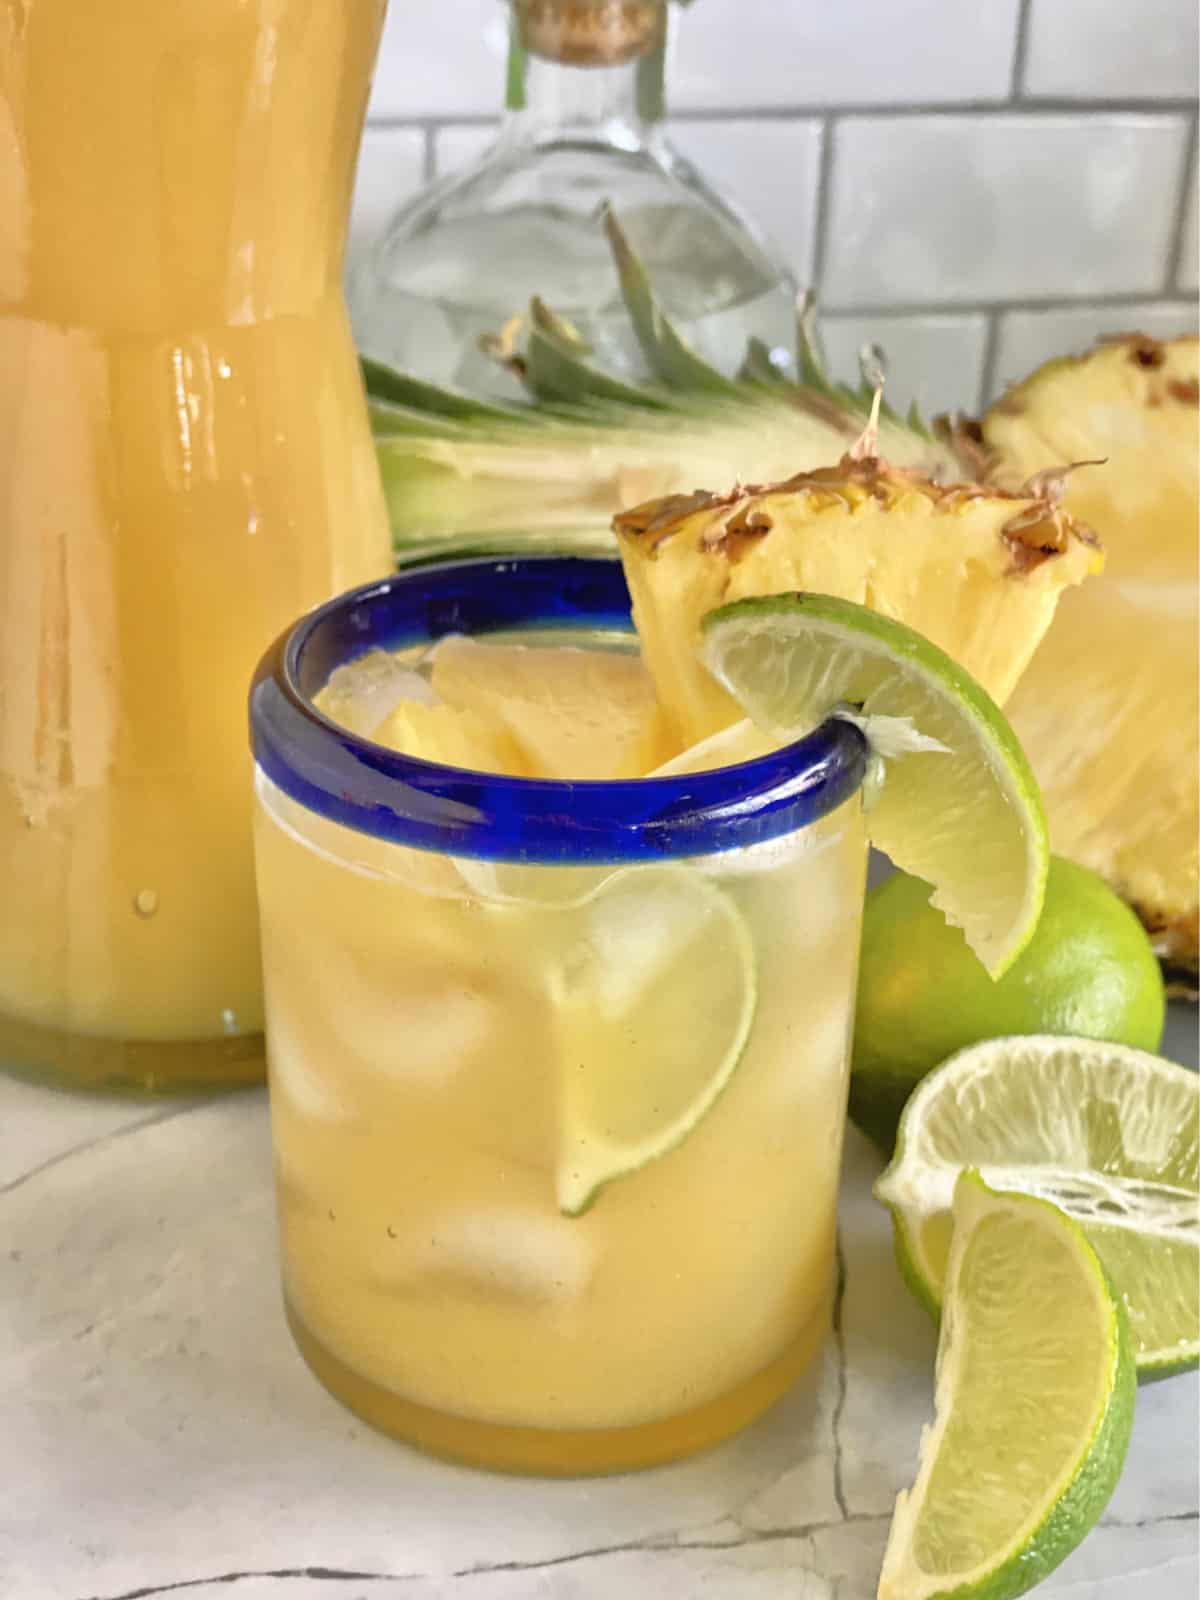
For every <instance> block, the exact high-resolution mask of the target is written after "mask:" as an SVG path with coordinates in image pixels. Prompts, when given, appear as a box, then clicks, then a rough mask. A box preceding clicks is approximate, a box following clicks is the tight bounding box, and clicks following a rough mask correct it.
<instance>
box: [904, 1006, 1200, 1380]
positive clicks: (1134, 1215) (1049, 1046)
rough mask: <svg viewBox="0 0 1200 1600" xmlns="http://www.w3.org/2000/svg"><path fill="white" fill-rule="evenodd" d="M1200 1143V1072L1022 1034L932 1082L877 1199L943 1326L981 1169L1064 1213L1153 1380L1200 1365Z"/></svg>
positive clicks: (1107, 1045)
mask: <svg viewBox="0 0 1200 1600" xmlns="http://www.w3.org/2000/svg"><path fill="white" fill-rule="evenodd" d="M1198 1142H1200V1077H1198V1076H1197V1074H1196V1073H1194V1072H1190V1071H1189V1070H1188V1069H1187V1068H1186V1067H1181V1066H1178V1065H1176V1064H1175V1063H1174V1062H1170V1061H1165V1060H1163V1059H1162V1058H1161V1057H1159V1056H1154V1055H1151V1054H1149V1053H1148V1052H1147V1051H1143V1050H1136V1049H1134V1048H1132V1047H1131V1046H1128V1045H1119V1044H1114V1043H1111V1042H1108V1041H1099V1040H1094V1039H1082V1038H1074V1037H1070V1036H1062V1035H1055V1034H1022V1035H1019V1036H1015V1037H1012V1038H1001V1039H992V1040H987V1041H985V1042H984V1043H982V1044H976V1045H971V1046H969V1047H968V1048H967V1049H965V1050H962V1051H960V1052H959V1053H958V1054H957V1055H954V1056H952V1057H950V1059H949V1060H948V1061H946V1062H944V1063H943V1064H942V1065H941V1066H940V1067H938V1068H936V1069H935V1070H934V1071H933V1072H931V1073H930V1074H929V1075H928V1076H927V1077H926V1078H924V1079H923V1080H922V1081H921V1082H920V1084H918V1086H917V1088H916V1089H915V1091H914V1092H913V1095H912V1097H911V1099H910V1100H909V1102H908V1104H907V1106H906V1107H905V1110H904V1113H903V1115H902V1116H901V1119H900V1127H899V1131H898V1134H897V1138H896V1152H895V1155H894V1157H893V1159H892V1161H891V1163H890V1165H889V1166H888V1167H887V1168H886V1170H885V1171H884V1172H883V1174H882V1175H881V1177H880V1178H879V1179H878V1181H877V1182H876V1184H875V1195H876V1198H877V1199H879V1200H880V1201H882V1202H883V1204H884V1205H886V1206H887V1207H888V1209H889V1211H890V1212H891V1214H892V1225H893V1230H894V1244H895V1251H896V1259H897V1263H898V1265H899V1267H900V1271H901V1274H902V1276H903V1277H904V1279H905V1282H906V1283H907V1284H908V1286H909V1287H910V1289H911V1290H912V1291H913V1293H914V1294H915V1296H916V1297H917V1299H918V1300H920V1302H921V1303H922V1304H923V1305H925V1306H926V1307H927V1308H928V1309H929V1310H930V1311H931V1312H932V1314H933V1315H934V1316H937V1315H938V1313H939V1308H940V1305H941V1301H942V1281H943V1274H944V1270H945V1265H944V1261H943V1260H942V1255H943V1251H944V1243H943V1241H944V1235H945V1226H946V1219H947V1218H948V1214H949V1208H950V1205H951V1202H952V1198H953V1194H954V1192H955V1185H956V1183H957V1181H958V1178H959V1174H960V1173H961V1172H962V1170H963V1169H964V1168H965V1167H967V1166H970V1167H973V1168H977V1169H978V1170H979V1171H980V1172H981V1173H982V1175H983V1178H984V1180H985V1181H986V1182H987V1183H988V1184H989V1185H991V1186H992V1187H993V1188H995V1189H997V1190H1002V1191H1004V1192H1009V1193H1016V1192H1020V1193H1023V1194H1027V1195H1031V1196H1034V1197H1038V1198H1040V1199H1042V1200H1044V1201H1047V1202H1049V1203H1052V1204H1053V1205H1055V1206H1056V1207H1057V1208H1058V1209H1060V1210H1061V1211H1063V1212H1065V1213H1066V1214H1068V1215H1069V1216H1070V1217H1071V1218H1072V1219H1073V1220H1074V1221H1075V1222H1076V1223H1077V1224H1078V1225H1079V1226H1080V1227H1081V1228H1082V1229H1083V1231H1084V1233H1085V1235H1086V1236H1087V1237H1088V1239H1089V1240H1090V1242H1091V1244H1092V1246H1093V1248H1094V1249H1095V1250H1096V1252H1097V1254H1098V1255H1099V1257H1100V1259H1101V1261H1102V1262H1103V1264H1104V1266H1105V1270H1106V1271H1107V1273H1108V1274H1109V1276H1110V1278H1112V1280H1113V1281H1114V1282H1115V1284H1116V1286H1117V1290H1118V1292H1119V1294H1120V1295H1121V1298H1122V1301H1123V1304H1124V1305H1125V1308H1126V1310H1127V1312H1128V1314H1129V1318H1130V1322H1131V1326H1132V1332H1133V1339H1134V1352H1135V1357H1136V1362H1137V1369H1138V1375H1139V1377H1140V1378H1141V1379H1142V1380H1147V1379H1153V1378H1158V1377H1165V1376H1169V1375H1170V1374H1172V1373H1174V1372H1179V1371H1183V1370H1186V1369H1187V1368H1189V1367H1193V1366H1195V1365H1197V1363H1198V1361H1200V1153H1198ZM1102 1162H1103V1163H1105V1166H1103V1167H1102V1165H1101V1163H1102Z"/></svg>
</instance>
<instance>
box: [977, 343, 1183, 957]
mask: <svg viewBox="0 0 1200 1600" xmlns="http://www.w3.org/2000/svg"><path fill="white" fill-rule="evenodd" d="M1198 376H1200V364H1198V344H1197V340H1196V339H1194V338H1192V339H1177V340H1173V341H1171V342H1169V343H1159V342H1158V341H1156V340H1153V339H1149V338H1146V337H1145V336H1143V335H1137V334H1131V335H1129V336H1126V337H1123V338H1119V339H1115V340H1110V341H1108V342H1106V343H1105V344H1102V345H1101V346H1100V347H1099V348H1098V349H1096V350H1095V351H1093V352H1092V353H1091V354H1090V355H1087V356H1083V357H1080V358H1077V359H1075V358H1068V359H1064V360H1058V361H1052V362H1050V363H1049V364H1048V365H1046V366H1044V367H1042V368H1041V369H1040V370H1039V371H1037V372H1035V373H1034V374H1033V376H1032V377H1030V378H1028V379H1026V380H1025V382H1024V383H1021V384H1019V385H1017V386H1016V387H1015V388H1013V389H1010V390H1009V391H1008V393H1007V394H1006V395H1005V396H1004V397H1003V398H1002V399H1001V400H1000V401H999V402H998V403H997V404H996V405H995V406H994V407H993V408H992V410H991V411H990V412H989V413H988V414H987V416H986V417H985V418H984V419H983V423H982V428H981V431H980V442H981V443H982V445H983V447H984V449H985V450H986V451H987V452H988V455H989V457H990V459H989V461H988V463H987V470H988V472H989V475H990V478H991V479H992V480H993V481H998V482H1002V483H1009V484H1012V483H1015V482H1017V481H1019V480H1020V479H1021V478H1023V477H1024V476H1025V475H1027V474H1028V473H1031V472H1040V471H1041V470H1043V469H1044V468H1046V467H1048V466H1051V465H1057V464H1058V463H1060V462H1063V461H1080V460H1097V459H1100V460H1102V462H1103V464H1102V465H1097V466H1094V467H1089V468H1087V469H1086V470H1080V471H1078V472H1076V473H1073V474H1071V476H1070V478H1069V479H1068V480H1067V481H1066V483H1065V484H1064V495H1063V505H1064V507H1065V508H1066V510H1068V511H1069V512H1070V513H1072V514H1073V515H1075V516H1077V517H1082V518H1085V519H1086V520H1087V521H1088V522H1089V523H1090V524H1091V525H1092V526H1093V527H1094V528H1095V529H1096V531H1097V533H1098V534H1099V536H1100V538H1101V540H1102V542H1103V544H1104V548H1105V552H1106V555H1107V565H1106V567H1105V571H1104V575H1103V577H1102V578H1101V579H1100V580H1099V581H1098V582H1096V583H1090V584H1086V585H1085V586H1084V587H1083V588H1082V589H1080V590H1078V591H1077V592H1075V593H1072V594H1068V595H1064V596H1063V601H1062V604H1061V606H1060V607H1059V612H1058V617H1057V620H1056V621H1055V624H1054V627H1053V628H1052V629H1051V630H1050V632H1049V634H1048V635H1047V637H1046V638H1045V639H1044V640H1043V642H1042V644H1041V646H1040V647H1039V649H1038V651H1037V653H1036V655H1035V656H1034V658H1033V661H1032V662H1031V664H1030V667H1029V670H1028V672H1027V673H1026V674H1025V676H1024V677H1023V679H1022V681H1021V684H1020V687H1019V688H1018V689H1017V691H1016V693H1015V694H1014V696H1013V698H1012V700H1011V702H1010V704H1009V707H1008V710H1009V715H1010V717H1011V719H1012V722H1013V724H1014V726H1015V728H1016V730H1017V732H1018V734H1019V736H1020V738H1021V740H1022V743H1023V744H1024V746H1025V749H1026V751H1027V752H1028V754H1029V757H1030V760H1031V762H1032V763H1033V767H1034V770H1035V772H1036V773H1037V775H1038V778H1039V780H1040V782H1041V785H1042V789H1043V793H1044V795H1045V800H1046V808H1047V812H1048V815H1049V819H1050V832H1051V843H1052V846H1053V848H1054V849H1055V850H1056V851H1058V852H1059V853H1060V854H1061V855H1064V856H1068V857H1069V858H1070V859H1071V860H1073V861H1078V862H1080V863H1081V864H1082V865H1083V866H1087V867H1091V868H1092V869H1093V870H1094V871H1096V872H1098V873H1100V874H1101V875H1102V876H1103V877H1105V878H1106V879H1107V880H1108V882H1109V883H1110V884H1111V885H1112V886H1113V888H1115V889H1116V890H1117V892H1118V893H1119V894H1121V895H1122V896H1123V898H1124V899H1126V900H1127V901H1128V902H1129V903H1130V904H1131V905H1132V906H1133V907H1134V908H1135V910H1136V911H1137V912H1138V914H1139V915H1140V916H1141V918H1142V920H1143V922H1144V923H1145V924H1146V926H1147V928H1148V929H1149V931H1150V933H1151V936H1152V937H1153V939H1154V941H1155V945H1156V948H1157V950H1158V953H1159V955H1160V957H1161V959H1162V960H1163V962H1164V963H1165V964H1166V965H1167V967H1168V969H1169V970H1174V971H1175V972H1176V973H1177V974H1178V975H1179V976H1180V977H1181V978H1182V979H1183V980H1184V985H1183V986H1184V987H1186V988H1194V985H1195V974H1196V967H1197V900H1198V888H1197V886H1198V882H1200V863H1198V839H1200V805H1198V791H1200V784H1198V780H1197V771H1198V765H1200V750H1198V748H1197V726H1198V722H1200V703H1198V700H1200V695H1198V683H1200V678H1198V671H1197V658H1198V654H1200V629H1198V627H1197V579H1198V568H1197V516H1198V512H1200V493H1198V473H1197V416H1198V414H1197V400H1198V396H1200V384H1198V381H1197V380H1198Z"/></svg>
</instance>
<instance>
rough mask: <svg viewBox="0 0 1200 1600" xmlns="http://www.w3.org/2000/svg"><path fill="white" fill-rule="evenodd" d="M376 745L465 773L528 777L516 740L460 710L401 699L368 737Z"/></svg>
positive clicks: (502, 728)
mask: <svg viewBox="0 0 1200 1600" xmlns="http://www.w3.org/2000/svg"><path fill="white" fill-rule="evenodd" d="M371 737H372V738H373V739H374V740H375V742H376V744H383V745H386V746H387V747H388V749H389V750H399V751H400V752H402V753H403V754H404V755H406V756H416V757H417V759H418V760H420V761H437V762H440V763H441V764H442V765H443V766H448V767H465V768H466V769H467V770H468V771H471V772H503V773H507V774H508V776H509V777H516V778H523V777H528V776H529V775H530V774H529V768H528V766H527V764H526V762H525V760H524V758H523V756H522V754H521V751H520V749H519V748H518V746H517V742H516V740H515V739H514V738H513V737H512V735H511V734H510V733H509V731H508V729H507V728H505V727H504V726H503V725H502V724H499V725H498V724H496V723H492V722H489V721H488V720H487V718H485V717H481V716H480V715H479V714H478V712H475V711H470V710H465V709H463V708H462V707H460V706H448V705H432V706H430V705H421V704H419V703H418V702H416V701H414V700H406V701H404V702H403V703H402V704H401V705H398V706H397V707H396V709H395V710H394V711H393V712H392V713H391V714H390V715H389V716H388V717H386V718H385V719H384V721H383V722H382V723H381V724H380V725H379V727H378V728H376V730H375V732H374V733H373V734H372V735H371Z"/></svg>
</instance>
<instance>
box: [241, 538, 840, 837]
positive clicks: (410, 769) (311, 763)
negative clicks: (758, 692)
mask: <svg viewBox="0 0 1200 1600" xmlns="http://www.w3.org/2000/svg"><path fill="white" fill-rule="evenodd" d="M532 628H550V629H553V628H558V629H565V628H570V629H579V628H602V629H606V630H608V629H620V630H623V631H625V632H628V631H629V630H630V628H631V622H630V601H629V591H628V589H627V587H626V584H625V578H624V574H623V572H622V569H621V564H620V562H619V561H617V560H615V559H608V558H605V557H599V556H598V557H587V556H557V555H556V556H544V555H543V556H512V557H502V558H498V557H495V556H486V557H468V558H462V559H457V560H447V561H444V562H442V563H440V564H437V565H433V566H422V567H419V568H416V569H413V570H412V571H403V570H402V571H400V572H398V573H395V574H393V575H392V576H390V577H388V578H384V579H383V580H381V581H380V582H377V583H371V584H366V585H364V586H363V587H361V588H358V589H352V590H350V591H349V592H348V593H346V594H343V595H340V596H338V597H337V598H336V599H334V600H331V601H329V602H328V603H326V604H325V605H322V606H319V607H318V608H317V609H316V610H314V611H310V612H309V613H307V615H305V616H303V617H302V618H300V620H299V621H298V622H297V623H295V624H294V626H293V627H292V628H290V629H289V630H288V631H287V632H286V633H284V634H283V635H282V636H281V637H280V638H279V639H277V640H276V642H275V643H274V644H273V645H272V646H271V648H270V649H269V650H268V651H267V653H266V654H265V655H264V657H263V659H262V661H261V662H260V663H259V666H258V670H257V672H256V674H255V677H254V681H253V683H252V685H251V689H250V739H251V747H252V749H253V752H254V758H255V761H256V762H257V764H258V766H259V768H260V769H261V770H262V772H263V773H265V775H266V776H267V777H268V778H269V779H270V780H271V782H272V783H274V784H275V785H277V786H278V788H280V789H281V790H283V792H284V793H285V794H286V795H288V796H290V798H291V799H292V800H294V801H296V802H297V803H298V804H299V805H301V806H303V807H305V808H306V809H308V810H310V811H313V812H316V813H317V814H318V815H319V816H322V817H326V818H328V819H329V820H330V821H332V822H336V823H340V824H342V826H344V827H347V828H350V829H353V830H354V831H355V832H357V833H362V834H367V835H369V836H371V837H372V838H376V839H382V840H387V841H390V842H392V843H394V844H398V845H405V846H408V847H410V848H415V849H419V850H429V851H437V852H440V853H442V854H447V855H456V856H468V857H475V858H477V859H481V860H488V861H509V862H530V863H535V862H538V863H546V864H562V865H589V864H595V865H601V864H620V863H626V862H639V861H662V860H671V859H676V858H681V857H687V856H701V855H712V854H717V853H720V852H724V851H728V850H734V849H740V848H743V847H745V846H747V845H751V844H759V843H762V842H764V841H766V840H769V839H775V838H780V837H782V836H783V835H785V834H789V833H795V832H796V831H798V830H799V829H801V828H804V827H807V826H808V825H809V824H811V823H813V822H816V821H817V820H818V819H819V818H821V817H823V816H826V815H828V814H829V813H830V812H831V811H834V810H836V809H837V807H838V806H840V805H842V804H843V803H844V802H845V801H846V800H848V799H850V797H851V796H852V795H853V794H854V793H855V791H856V790H857V789H858V787H859V785H860V784H861V782H862V779H863V775H864V772H865V770H866V763H867V747H866V741H865V740H864V738H863V736H862V734H861V733H860V732H859V730H858V729H857V728H855V727H853V726H852V725H851V724H849V723H847V722H844V721H838V720H830V721H828V722H825V723H823V724H822V725H821V726H820V727H819V728H817V729H816V730H814V731H813V732H812V733H810V734H807V735H806V736H805V737H804V738H802V739H799V740H797V741H796V742H795V743H793V744H790V745H786V746H784V747H783V748H781V749H779V750H775V751H772V752H771V753H770V754H769V755H765V756H761V757H758V758H757V759H755V760H753V761H746V762H742V763H740V764H738V765H736V766H732V767H722V768H718V769H715V770H711V771H708V772H699V773H692V774H680V775H678V776H670V777H662V778H637V779H614V780H611V781H574V782H565V781H551V780H542V779H530V778H510V777H504V776H502V775H499V774H495V773H481V772H471V771H467V770H465V769H461V768H457V767H450V766H442V765H439V764H437V763H434V762H429V761H421V760H418V759H416V758H415V757H412V756H406V755H401V754H399V753H398V752H396V751H394V750H388V749H386V748H384V747H383V746H382V745H377V744H374V743H372V742H371V741H370V740H369V739H364V738H360V737H358V736H357V735H355V734H352V733H350V732H348V731H347V730H346V729H345V728H342V727H340V726H338V725H337V724H336V723H333V722H331V721H329V719H328V718H326V717H324V716H322V714H321V713H320V712H319V711H317V710H316V709H315V708H314V706H313V704H312V697H313V696H314V695H315V694H316V693H317V692H318V690H319V689H320V688H321V687H322V685H323V684H324V683H325V681H326V679H327V678H328V677H329V674H330V673H331V672H332V671H333V669H334V668H335V667H338V666H341V665H344V664H345V663H347V662H349V661H352V660H353V659H354V658H355V657H357V656H359V655H361V654H363V653H364V652H365V651H367V650H371V649H402V648H404V647H405V646H409V645H417V644H421V643H427V642H431V641H433V640H435V639H438V638H441V637H443V636H444V635H446V634H448V633H466V634H470V635H474V636H478V635H483V634H487V633H495V632H502V631H505V630H512V629H520V630H522V631H524V630H528V629H532Z"/></svg>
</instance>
